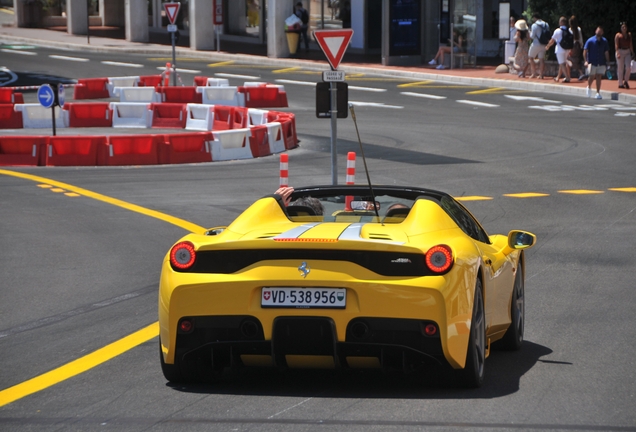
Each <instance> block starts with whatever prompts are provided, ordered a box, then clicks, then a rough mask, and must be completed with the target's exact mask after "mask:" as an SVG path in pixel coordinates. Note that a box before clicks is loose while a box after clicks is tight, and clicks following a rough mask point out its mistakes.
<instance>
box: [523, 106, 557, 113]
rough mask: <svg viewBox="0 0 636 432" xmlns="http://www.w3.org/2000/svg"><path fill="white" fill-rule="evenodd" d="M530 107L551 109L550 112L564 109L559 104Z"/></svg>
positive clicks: (532, 107)
mask: <svg viewBox="0 0 636 432" xmlns="http://www.w3.org/2000/svg"><path fill="white" fill-rule="evenodd" d="M528 108H530V109H539V110H544V111H550V112H555V111H563V107H561V106H559V105H531V106H529V107H528Z"/></svg>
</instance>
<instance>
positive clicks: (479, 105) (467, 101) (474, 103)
mask: <svg viewBox="0 0 636 432" xmlns="http://www.w3.org/2000/svg"><path fill="white" fill-rule="evenodd" d="M457 103H460V104H466V105H473V106H478V107H483V108H497V107H499V105H495V104H489V103H486V102H477V101H471V100H465V99H462V100H458V101H457Z"/></svg>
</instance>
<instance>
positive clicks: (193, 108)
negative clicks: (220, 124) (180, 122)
mask: <svg viewBox="0 0 636 432" xmlns="http://www.w3.org/2000/svg"><path fill="white" fill-rule="evenodd" d="M186 111H187V117H186V126H185V128H186V129H191V130H201V131H211V130H212V128H213V127H214V105H203V104H191V103H190V104H187V105H186Z"/></svg>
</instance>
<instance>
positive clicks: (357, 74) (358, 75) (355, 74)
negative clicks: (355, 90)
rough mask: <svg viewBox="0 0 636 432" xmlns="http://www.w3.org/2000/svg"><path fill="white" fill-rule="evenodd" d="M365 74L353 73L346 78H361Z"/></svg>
mask: <svg viewBox="0 0 636 432" xmlns="http://www.w3.org/2000/svg"><path fill="white" fill-rule="evenodd" d="M364 75H365V74H363V73H353V74H351V75H347V78H362V77H363V76H364ZM369 79H381V78H369Z"/></svg>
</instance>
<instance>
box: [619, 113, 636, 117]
mask: <svg viewBox="0 0 636 432" xmlns="http://www.w3.org/2000/svg"><path fill="white" fill-rule="evenodd" d="M614 116H615V117H630V116H636V113H628V112H617V113H616V114H614Z"/></svg>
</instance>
